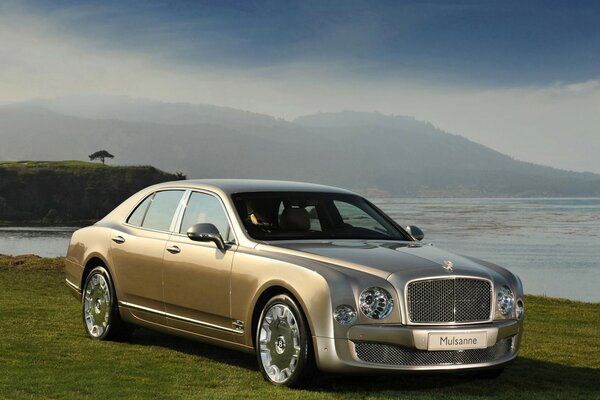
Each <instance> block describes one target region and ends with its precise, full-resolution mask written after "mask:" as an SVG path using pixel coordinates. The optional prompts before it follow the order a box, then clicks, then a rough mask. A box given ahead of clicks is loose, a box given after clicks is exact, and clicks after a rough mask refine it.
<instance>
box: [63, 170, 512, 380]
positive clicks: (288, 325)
mask: <svg viewBox="0 0 600 400" xmlns="http://www.w3.org/2000/svg"><path fill="white" fill-rule="evenodd" d="M421 239H423V233H422V232H421V231H420V230H419V229H418V228H416V227H414V226H409V227H407V228H406V229H403V228H402V227H400V226H399V225H398V224H397V223H396V222H394V221H393V220H392V219H391V218H389V217H388V216H386V215H385V214H384V213H383V212H381V211H380V210H379V209H378V208H377V207H375V206H374V205H373V204H371V203H370V202H369V201H367V200H365V199H364V198H362V197H360V196H358V195H356V194H354V193H352V192H350V191H347V190H342V189H337V188H333V187H328V186H321V185H314V184H306V183H297V182H279V181H260V180H198V181H176V182H168V183H163V184H159V185H155V186H152V187H149V188H146V189H144V190H142V191H140V192H139V193H137V194H135V195H133V196H132V197H131V198H129V199H128V200H126V201H125V202H124V203H123V204H121V205H120V206H118V207H117V208H116V209H115V210H114V211H112V212H111V213H110V214H109V215H107V216H106V217H105V218H103V219H102V220H101V221H99V222H97V223H96V224H94V225H93V226H90V227H86V228H83V229H80V230H78V231H76V232H75V233H74V234H73V237H72V239H71V244H70V246H69V250H68V254H67V261H66V271H67V284H68V286H69V287H70V288H71V289H72V290H73V293H74V294H75V295H76V296H77V298H78V299H79V300H80V301H81V307H82V316H83V325H84V327H85V330H86V332H87V334H88V335H89V336H90V337H92V338H94V339H99V340H106V339H115V338H124V337H127V335H129V334H130V333H131V332H132V330H133V326H143V327H147V328H152V329H157V330H161V331H165V332H170V333H173V334H176V335H181V336H186V337H189V338H193V339H199V340H202V341H206V342H210V343H214V344H216V345H219V346H226V347H229V348H233V349H238V350H243V351H248V352H255V353H256V356H257V360H258V365H259V366H260V370H261V371H262V374H263V376H264V377H265V379H267V380H268V381H270V382H272V383H274V384H277V385H285V386H300V385H302V384H303V383H305V382H306V380H307V378H308V377H309V376H310V375H311V374H312V373H313V372H314V371H316V370H317V369H320V370H322V371H335V372H359V373H363V372H372V371H386V372H392V371H415V370H472V371H478V372H479V373H480V374H482V375H485V376H489V377H492V376H497V374H499V373H500V372H501V370H502V367H503V366H504V365H505V364H506V363H507V362H509V361H511V360H513V359H514V358H515V357H516V356H517V352H518V349H519V344H520V341H521V337H522V335H523V288H522V285H521V282H520V280H519V278H518V277H517V276H515V275H514V274H512V273H510V272H509V271H507V270H506V269H504V268H501V267H498V266H496V265H494V264H491V263H488V262H485V261H481V260H477V259H473V258H470V257H466V256H459V255H456V254H453V253H449V252H446V251H443V250H440V249H438V248H436V247H433V246H431V245H427V244H422V243H421V242H420V240H421Z"/></svg>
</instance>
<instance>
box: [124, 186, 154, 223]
mask: <svg viewBox="0 0 600 400" xmlns="http://www.w3.org/2000/svg"><path fill="white" fill-rule="evenodd" d="M152 197H154V193H152V194H151V195H150V196H148V197H146V198H145V199H144V201H142V202H141V203H140V204H139V205H138V206H137V207H136V209H135V210H133V212H132V213H131V215H130V216H129V218H127V223H128V224H131V225H135V226H142V222H144V216H145V215H146V210H147V209H148V204H150V202H151V201H152Z"/></svg>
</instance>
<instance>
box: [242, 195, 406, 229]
mask: <svg viewBox="0 0 600 400" xmlns="http://www.w3.org/2000/svg"><path fill="white" fill-rule="evenodd" d="M232 197H233V201H234V204H235V207H236V209H237V212H238V214H239V215H240V218H241V220H242V221H243V223H244V226H245V227H246V230H247V231H248V234H249V235H250V236H251V237H253V238H254V239H258V240H290V239H380V240H381V239H383V240H412V239H411V238H410V236H408V234H406V233H405V232H404V231H402V229H401V228H399V227H398V226H397V225H395V224H394V223H393V222H392V221H391V220H390V219H389V218H388V217H386V216H385V215H384V214H383V213H381V212H380V211H378V210H377V209H376V208H375V207H374V206H373V205H371V204H370V203H369V202H368V201H367V200H365V199H363V198H362V197H360V196H356V195H349V194H336V193H313V192H307V193H303V192H261V193H238V194H235V195H233V196H232Z"/></svg>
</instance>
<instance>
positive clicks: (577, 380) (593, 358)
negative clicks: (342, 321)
mask: <svg viewBox="0 0 600 400" xmlns="http://www.w3.org/2000/svg"><path fill="white" fill-rule="evenodd" d="M60 264H61V260H60V259H51V260H49V259H39V258H19V259H15V258H10V257H0V398H7V399H20V398H23V399H29V398H49V399H71V398H73V399H79V398H104V399H129V398H132V399H149V398H161V399H163V398H165V399H171V398H173V399H178V398H202V399H204V398H209V399H210V398H236V399H238V398H252V399H265V398H271V399H279V398H285V399H286V400H287V399H338V398H339V399H380V398H408V399H434V398H435V399H438V398H443V399H454V398H460V399H463V398H473V399H483V398H501V399H559V398H561V399H563V398H564V399H592V398H595V399H600V304H598V303H596V304H588V303H580V302H573V301H567V300H558V299H551V298H544V297H534V296H528V297H527V300H526V314H525V329H526V332H525V338H524V342H523V346H522V348H521V353H520V357H519V359H518V360H517V361H516V362H514V363H513V364H511V365H510V366H508V367H507V369H506V370H505V372H504V374H502V376H501V377H500V378H498V379H497V380H477V379H473V378H469V377H461V376H454V375H447V374H436V375H431V374H427V375H422V374H419V375H412V374H403V375H388V376H375V377H373V376H371V377H368V376H337V375H336V376H334V375H324V374H320V375H319V376H318V377H317V378H316V379H315V381H314V382H313V384H312V386H311V387H310V388H309V389H308V390H288V389H282V388H276V387H273V386H271V385H269V384H267V383H266V382H264V381H263V379H262V376H261V375H260V373H259V371H258V368H257V365H256V361H255V359H254V357H253V356H252V355H248V354H243V353H236V352H233V351H229V350H224V349H220V348H217V347H213V346H209V345H205V344H202V343H198V342H193V341H189V340H185V339H179V338H175V337H171V336H167V335H163V334H159V333H154V332H151V331H148V330H144V329H139V330H137V331H136V332H135V333H134V334H133V336H132V338H131V339H130V340H129V341H128V342H126V343H114V342H97V341H94V340H91V339H88V338H87V336H86V335H85V333H84V331H83V326H82V323H81V320H80V310H79V304H78V302H77V301H76V300H75V299H74V298H73V297H72V296H71V295H70V294H69V292H68V289H67V287H66V286H65V283H64V274H63V272H62V270H61V268H60Z"/></svg>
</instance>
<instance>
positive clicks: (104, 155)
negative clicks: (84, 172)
mask: <svg viewBox="0 0 600 400" xmlns="http://www.w3.org/2000/svg"><path fill="white" fill-rule="evenodd" d="M89 157H90V160H91V161H94V160H100V161H102V164H104V159H105V158H115V156H113V155H112V154H110V153H109V152H108V151H106V150H100V151H97V152H95V153H94V154H90V155H89Z"/></svg>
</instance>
